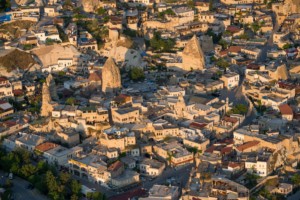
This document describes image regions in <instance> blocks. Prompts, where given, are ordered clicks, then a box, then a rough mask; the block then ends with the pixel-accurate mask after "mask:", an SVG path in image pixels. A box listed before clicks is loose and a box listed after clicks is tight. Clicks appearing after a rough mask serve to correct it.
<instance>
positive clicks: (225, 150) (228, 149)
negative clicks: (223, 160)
mask: <svg viewBox="0 0 300 200" xmlns="http://www.w3.org/2000/svg"><path fill="white" fill-rule="evenodd" d="M231 150H232V147H224V148H223V149H222V150H221V153H222V154H224V153H230V152H231Z"/></svg>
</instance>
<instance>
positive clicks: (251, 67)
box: [247, 63, 259, 70]
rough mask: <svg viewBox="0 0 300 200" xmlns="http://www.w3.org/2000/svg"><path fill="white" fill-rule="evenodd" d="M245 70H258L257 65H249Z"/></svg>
mask: <svg viewBox="0 0 300 200" xmlns="http://www.w3.org/2000/svg"><path fill="white" fill-rule="evenodd" d="M247 69H253V70H259V65H257V64H254V63H250V64H249V65H247Z"/></svg>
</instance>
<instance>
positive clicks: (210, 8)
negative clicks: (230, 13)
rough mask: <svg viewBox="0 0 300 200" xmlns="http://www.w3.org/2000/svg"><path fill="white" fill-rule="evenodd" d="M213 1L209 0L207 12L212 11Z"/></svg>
mask: <svg viewBox="0 0 300 200" xmlns="http://www.w3.org/2000/svg"><path fill="white" fill-rule="evenodd" d="M213 3H214V1H213V0H209V11H213V10H214V5H213Z"/></svg>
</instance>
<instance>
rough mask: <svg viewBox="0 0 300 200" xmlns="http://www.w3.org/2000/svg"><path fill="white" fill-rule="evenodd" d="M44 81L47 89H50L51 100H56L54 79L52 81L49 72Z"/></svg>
mask: <svg viewBox="0 0 300 200" xmlns="http://www.w3.org/2000/svg"><path fill="white" fill-rule="evenodd" d="M46 83H47V85H48V87H49V90H50V96H51V99H52V100H58V95H57V91H56V85H55V81H54V79H53V76H52V75H51V74H49V75H48V77H47V78H46Z"/></svg>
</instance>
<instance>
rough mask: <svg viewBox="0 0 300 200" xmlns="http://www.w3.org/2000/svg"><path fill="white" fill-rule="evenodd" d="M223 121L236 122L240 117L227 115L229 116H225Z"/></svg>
mask: <svg viewBox="0 0 300 200" xmlns="http://www.w3.org/2000/svg"><path fill="white" fill-rule="evenodd" d="M223 121H225V122H230V123H233V124H235V123H237V122H238V119H237V118H234V117H227V116H225V117H224V118H223Z"/></svg>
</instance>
